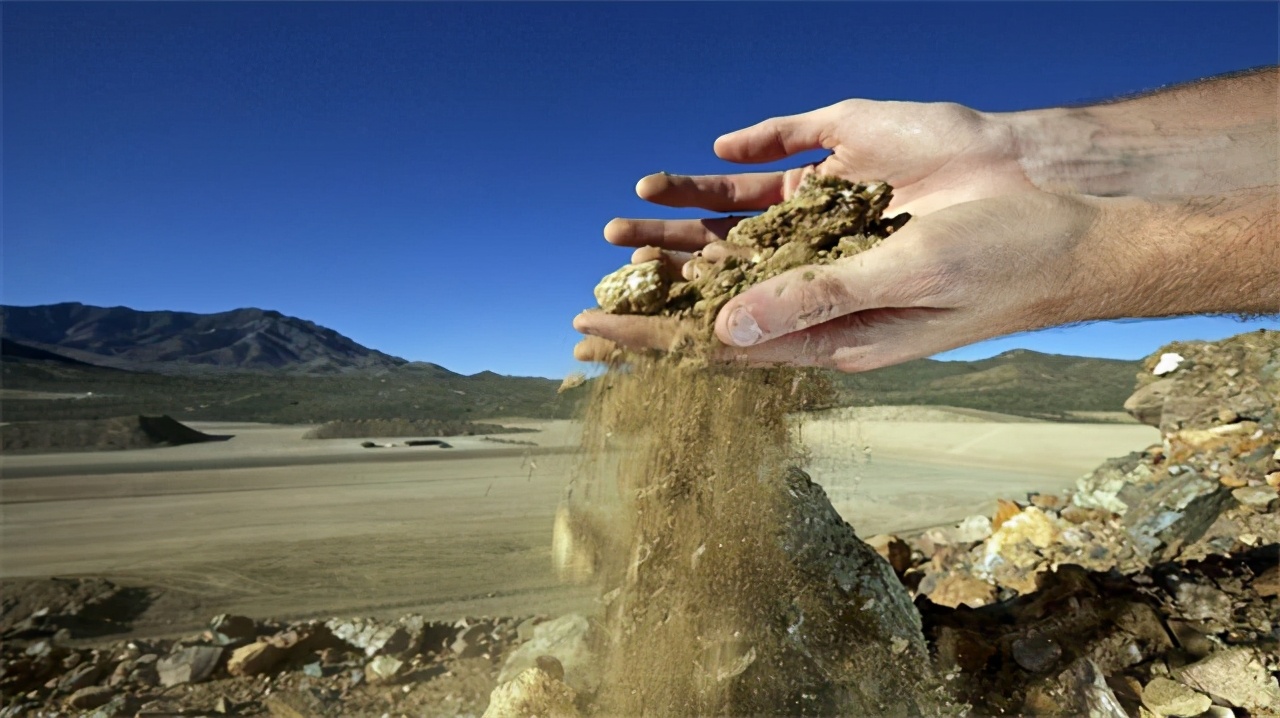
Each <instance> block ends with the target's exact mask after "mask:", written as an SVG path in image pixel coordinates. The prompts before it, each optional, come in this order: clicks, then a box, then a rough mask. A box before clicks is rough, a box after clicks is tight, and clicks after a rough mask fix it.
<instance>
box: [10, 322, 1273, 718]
mask: <svg viewBox="0 0 1280 718" xmlns="http://www.w3.org/2000/svg"><path fill="white" fill-rule="evenodd" d="M1139 383H1140V387H1139V391H1138V392H1137V393H1136V394H1135V395H1134V397H1133V399H1131V401H1130V403H1129V405H1128V407H1127V408H1128V409H1129V410H1130V412H1131V413H1133V414H1134V416H1135V417H1137V418H1139V419H1140V420H1143V421H1146V422H1148V423H1151V424H1153V425H1155V426H1159V427H1160V429H1161V432H1162V436H1163V440H1162V441H1161V443H1159V444H1156V445H1153V446H1152V447H1150V448H1148V449H1147V450H1146V451H1143V452H1138V453H1135V454H1131V455H1129V456H1127V457H1122V458H1118V459H1113V460H1111V461H1108V462H1106V463H1105V464H1104V465H1102V466H1100V467H1099V468H1098V469H1097V470H1095V471H1093V472H1091V473H1090V474H1089V475H1087V476H1085V477H1083V478H1081V480H1080V481H1079V484H1078V486H1077V488H1076V490H1075V491H1074V492H1072V493H1070V494H1068V495H1064V496H1050V495H1033V496H1028V497H1027V499H1026V500H1025V501H1018V502H1011V501H1006V502H1000V503H999V504H998V505H997V506H995V507H993V510H992V512H991V513H990V515H985V516H974V517H970V518H969V519H966V520H965V521H963V522H961V523H959V524H958V525H955V526H946V527H940V528H936V529H931V530H929V531H926V532H923V533H921V534H919V535H913V536H903V537H896V536H877V537H872V538H870V539H868V543H869V544H870V545H871V546H872V547H874V548H875V549H876V551H877V552H879V553H880V555H881V556H883V557H884V558H885V560H886V561H887V563H888V564H889V565H890V566H891V567H892V569H893V572H894V574H895V575H896V576H898V577H899V579H900V580H901V581H902V583H903V585H904V586H905V588H906V589H907V590H908V591H909V594H910V595H911V596H912V597H913V598H914V600H915V606H916V609H918V611H919V613H920V616H921V619H922V625H923V631H924V635H925V638H926V639H927V644H928V645H927V650H928V654H929V656H930V659H931V661H932V663H933V669H934V670H935V671H936V672H937V673H938V675H939V676H941V678H942V680H943V681H945V684H946V685H947V686H949V687H950V691H951V693H952V694H953V697H954V698H955V703H958V704H961V705H967V706H968V708H967V709H960V710H967V712H968V713H969V714H971V715H1010V714H1027V715H1090V716H1105V717H1114V718H1121V716H1128V717H1135V716H1138V717H1145V716H1204V717H1206V718H1208V717H1213V718H1227V717H1228V716H1230V717H1233V718H1247V717H1253V716H1266V715H1277V714H1280V684H1278V683H1277V672H1280V520H1277V518H1278V517H1277V515H1276V514H1277V512H1278V511H1280V505H1278V504H1280V497H1278V496H1277V488H1278V487H1280V410H1278V408H1277V407H1278V404H1280V402H1278V401H1277V396H1278V394H1280V392H1278V391H1277V388H1278V387H1280V334H1277V333H1274V332H1256V333H1252V334H1246V335H1241V336H1239V337H1235V338H1232V339H1229V340H1224V341H1222V342H1215V343H1187V344H1178V345H1174V346H1170V347H1166V348H1165V349H1164V350H1163V351H1161V352H1159V353H1157V354H1156V355H1153V356H1152V357H1151V358H1150V359H1149V360H1148V361H1147V362H1146V364H1145V365H1144V372H1143V376H1142V378H1141V380H1140V382H1139ZM139 590H140V589H136V588H122V587H120V586H116V585H114V584H111V583H109V582H106V581H101V580H91V579H63V580H56V579H51V580H46V581H28V582H24V583H22V584H20V585H18V584H9V585H6V587H5V589H4V592H3V594H4V604H3V616H2V617H0V631H3V633H2V636H3V639H4V643H3V649H2V650H3V655H2V660H3V666H2V668H0V694H3V696H4V699H3V700H4V703H3V709H0V716H17V715H94V716H104V717H106V716H159V715H192V716H194V715H272V716H290V717H294V716H312V715H376V716H382V715H414V716H417V715H428V716H435V715H480V714H482V713H485V714H487V715H492V716H508V715H510V716H515V715H526V714H529V710H530V706H535V705H536V706H538V707H539V710H540V711H541V712H540V713H539V714H540V715H574V714H576V713H577V712H578V711H589V710H590V709H591V705H592V696H593V691H594V689H595V681H598V676H596V675H594V671H593V665H594V661H593V659H592V656H593V652H594V651H596V650H598V647H599V646H600V644H601V641H602V636H601V635H600V626H599V624H597V623H596V621H595V619H588V618H586V617H583V616H578V615H568V616H562V617H559V618H556V619H548V618H544V617H532V618H529V617H509V618H499V619H493V618H485V619H477V618H472V619H464V620H460V621H458V622H456V623H448V624H446V623H432V622H427V621H424V620H422V619H421V617H417V616H404V617H402V618H400V619H398V620H382V621H377V620H371V619H345V618H339V619H330V620H323V621H310V622H294V623H275V622H271V621H254V620H251V619H249V618H246V617H238V616H218V617H215V618H214V619H213V620H212V622H211V623H210V626H209V629H208V630H206V631H205V632H203V633H201V634H199V635H192V636H187V637H184V638H181V639H167V638H166V639H151V640H140V639H139V640H133V641H114V642H113V641H111V635H112V634H113V633H118V632H121V631H122V630H123V629H124V628H126V627H127V621H128V617H129V606H130V605H133V604H135V603H136V602H137V601H138V600H140V598H141V597H140V596H138V595H134V594H136V593H137V592H138V591H139ZM495 689H497V690H496V691H495ZM491 696H492V699H491Z"/></svg>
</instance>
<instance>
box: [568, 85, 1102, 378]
mask: <svg viewBox="0 0 1280 718" xmlns="http://www.w3.org/2000/svg"><path fill="white" fill-rule="evenodd" d="M819 148H822V149H827V150H830V152H831V154H830V155H829V156H828V157H826V158H825V159H824V160H822V161H821V162H818V163H816V164H813V165H809V166H806V167H801V168H796V169H791V170H786V171H783V172H768V173H746V174H735V175H718V176H701V177H685V176H675V175H666V174H660V175H651V176H649V177H646V178H644V179H643V180H641V181H640V183H639V184H638V185H637V188H636V191H637V193H638V194H639V195H640V196H641V197H643V198H645V199H648V200H650V201H653V202H655V203H658V204H663V205H668V206H676V207H700V208H703V209H708V210H712V211H720V212H738V211H757V210H763V209H765V208H767V207H768V206H770V205H772V204H776V203H778V202H780V201H782V200H784V199H786V198H788V197H789V196H790V195H791V193H792V192H793V191H794V190H795V188H796V187H798V186H799V184H800V181H801V179H802V178H803V177H804V176H805V175H806V174H808V173H811V172H820V173H823V174H828V175H837V176H840V177H843V178H845V179H848V180H851V181H862V180H875V179H880V180H885V181H887V182H888V183H889V184H890V185H892V186H893V187H894V198H893V202H892V203H891V204H890V206H889V211H888V213H889V214H890V215H893V214H897V213H899V212H910V213H911V214H912V215H913V219H912V220H911V221H910V222H908V223H907V225H906V226H905V227H903V228H902V229H901V230H899V231H898V232H897V233H895V234H894V235H893V237H892V238H891V239H890V240H888V241H886V242H884V243H882V244H881V245H879V246H878V247H876V248H874V249H872V250H870V251H868V252H865V253H863V254H860V255H857V256H855V257H850V258H847V259H845V260H842V261H839V262H836V263H834V264H830V265H825V266H817V267H805V268H801V269H797V270H793V271H791V272H788V273H786V274H783V275H781V276H778V277H775V278H773V279H771V280H768V281H766V282H763V283H761V284H760V285H757V286H755V287H752V288H749V289H747V290H746V291H744V292H743V293H742V294H740V295H739V296H738V297H736V298H734V299H733V300H732V301H730V302H729V303H728V304H727V305H726V306H725V307H724V308H723V309H722V310H721V312H720V314H719V316H718V317H717V321H716V334H717V336H718V337H719V338H720V340H721V341H722V342H723V343H724V344H725V345H726V346H725V347H724V348H723V349H721V350H720V354H721V356H722V357H723V358H725V359H728V360H739V361H746V362H751V363H789V364H804V365H818V366H828V367H834V368H837V369H841V370H844V371H863V370H867V369H872V368H876V367H880V366H886V365H889V364H894V363H898V362H902V361H906V360H908V359H913V358H918V357H923V356H929V355H932V354H936V353H938V352H940V351H945V350H947V349H951V348H954V347H958V346H962V345H965V344H969V343H971V342H975V341H979V340H982V339H986V338H990V337H993V336H998V335H1001V334H1006V333H1010V332H1015V331H1021V330H1027V329H1034V328H1040V327H1044V326H1049V325H1052V324H1054V323H1059V322H1062V321H1070V320H1071V319H1070V317H1071V315H1072V310H1071V309H1070V307H1071V306H1072V305H1074V304H1076V303H1078V302H1079V300H1080V292H1081V291H1084V290H1083V288H1082V287H1083V286H1084V285H1087V284H1088V281H1087V280H1088V278H1087V277H1082V276H1081V268H1082V266H1084V264H1082V263H1081V261H1080V257H1081V256H1082V255H1081V251H1080V250H1081V248H1080V244H1081V242H1082V241H1083V240H1085V239H1086V238H1087V237H1088V236H1089V235H1090V229H1091V227H1093V226H1094V224H1095V218H1096V214H1097V213H1098V212H1099V211H1101V205H1100V203H1099V201H1098V200H1094V199H1090V198H1085V197H1081V196H1070V195H1062V196H1060V195H1054V194H1049V193H1045V192H1041V191H1040V190H1038V189H1037V188H1036V187H1035V186H1034V185H1033V184H1032V183H1031V182H1030V181H1029V180H1028V179H1027V177H1026V174H1025V172H1024V169H1023V167H1022V165H1021V164H1020V159H1021V157H1022V155H1021V152H1020V148H1019V143H1018V139H1017V135H1016V133H1015V132H1014V131H1013V129H1012V128H1011V126H1010V125H1009V124H1008V123H1006V122H1005V121H1004V120H1002V119H1001V118H1000V117H999V116H994V115H987V114H984V113H980V112H977V111H974V110H971V109H968V108H965V107H962V106H959V105H954V104H918V103H901V102H871V101H865V100H849V101H845V102H841V103H838V104H836V105H832V106H830V107H826V108H823V109H820V110H815V111H813V112H809V113H805V114H802V115H795V116H792V117H783V118H775V119H771V120H767V121H765V122H762V123H760V124H758V125H755V126H753V127H750V128H747V129H744V130H740V131H738V132H734V133H731V134H728V135H725V136H723V137H721V138H719V139H718V140H717V141H716V143H715V152H716V154H717V155H719V156H720V157H721V158H723V159H726V160H730V161H735V162H769V161H774V160H778V159H782V158H784V157H787V156H790V155H793V154H795V153H797V152H801V151H805V150H810V149H819ZM737 221H739V220H738V219H737V218H733V217H721V218H715V219H707V220H628V219H616V220H613V221H612V222H610V223H609V225H608V226H607V227H606V228H605V237H606V239H608V240H609V241H610V242H612V243H614V244H619V245H623V246H633V247H638V248H639V249H638V250H637V251H636V253H635V254H634V255H633V261H647V260H649V259H653V258H657V257H661V258H664V259H665V260H666V261H667V262H668V264H669V265H670V267H671V269H672V271H680V268H681V266H682V265H683V264H684V263H685V262H686V261H687V259H688V258H689V256H691V255H690V253H692V252H699V251H703V252H705V253H706V254H707V255H708V256H712V257H714V255H715V254H716V251H717V249H718V248H720V247H722V246H723V245H719V244H717V243H718V242H719V241H720V240H722V239H723V238H724V237H725V236H726V235H727V233H728V231H729V230H730V229H731V228H732V227H733V226H734V224H736V222H737ZM1085 264H1087V262H1086V263H1085ZM574 325H575V327H576V328H577V329H578V330H579V331H582V332H584V333H586V334H588V335H591V336H589V337H588V338H587V339H586V340H584V342H582V343H581V344H580V345H579V346H578V347H577V349H576V350H575V355H576V356H577V357H578V358H579V359H583V360H601V359H604V358H605V357H606V355H607V354H608V353H609V352H610V351H611V350H612V349H613V348H614V346H615V345H621V346H625V347H628V348H656V349H667V348H669V346H670V343H671V341H672V339H673V337H674V335H675V333H676V331H677V327H676V324H675V322H674V320H672V319H669V318H654V317H638V316H622V315H609V314H604V313H603V312H587V313H584V314H582V315H580V316H579V317H578V318H577V319H575V322H574Z"/></svg>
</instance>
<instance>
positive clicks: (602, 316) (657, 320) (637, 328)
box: [573, 310, 689, 351]
mask: <svg viewBox="0 0 1280 718" xmlns="http://www.w3.org/2000/svg"><path fill="white" fill-rule="evenodd" d="M573 329H576V330H579V331H581V333H582V334H589V335H593V337H602V338H604V339H608V340H611V342H613V343H616V344H618V346H620V347H623V348H627V349H662V351H668V349H671V347H672V346H673V344H675V343H676V342H677V339H680V338H681V337H682V335H684V334H685V333H687V330H689V325H687V324H686V323H684V321H681V320H678V319H676V317H671V316H639V315H616V314H608V312H604V311H599V310H589V311H585V312H582V314H580V315H577V316H576V317H573Z"/></svg>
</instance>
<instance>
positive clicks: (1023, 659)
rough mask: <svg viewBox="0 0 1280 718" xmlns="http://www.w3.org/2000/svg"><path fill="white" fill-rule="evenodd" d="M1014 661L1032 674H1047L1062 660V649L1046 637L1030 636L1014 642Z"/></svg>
mask: <svg viewBox="0 0 1280 718" xmlns="http://www.w3.org/2000/svg"><path fill="white" fill-rule="evenodd" d="M1012 650H1013V660H1015V661H1017V662H1018V665H1020V666H1022V667H1023V668H1025V669H1027V670H1028V671H1031V672H1032V673H1045V672H1047V671H1048V670H1049V669H1051V668H1053V666H1054V664H1056V663H1057V662H1058V659H1059V658H1062V647H1061V646H1059V645H1058V642H1057V641H1055V640H1053V639H1052V638H1048V637H1046V636H1029V637H1027V638H1019V639H1017V640H1015V641H1014V642H1013V647H1012Z"/></svg>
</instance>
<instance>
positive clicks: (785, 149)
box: [715, 107, 831, 162]
mask: <svg viewBox="0 0 1280 718" xmlns="http://www.w3.org/2000/svg"><path fill="white" fill-rule="evenodd" d="M830 127H831V108H830V107H824V108H822V109H818V110H813V111H812V112H805V113H803V114H799V115H790V116H788V117H774V118H772V119H768V120H765V121H764V122H761V123H759V124H756V125H752V126H751V127H748V128H746V129H742V130H738V131H737V132H730V133H729V134H727V135H721V136H720V137H719V138H718V139H717V140H716V143H715V153H716V155H717V156H718V157H720V158H721V159H725V160H728V161H730V162H772V161H774V160H780V159H782V158H784V157H790V156H791V155H794V154H796V153H798V152H804V151H805V150H816V149H820V148H824V147H825V148H826V149H830V148H829V147H826V144H825V138H826V136H827V135H828V134H830Z"/></svg>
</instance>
